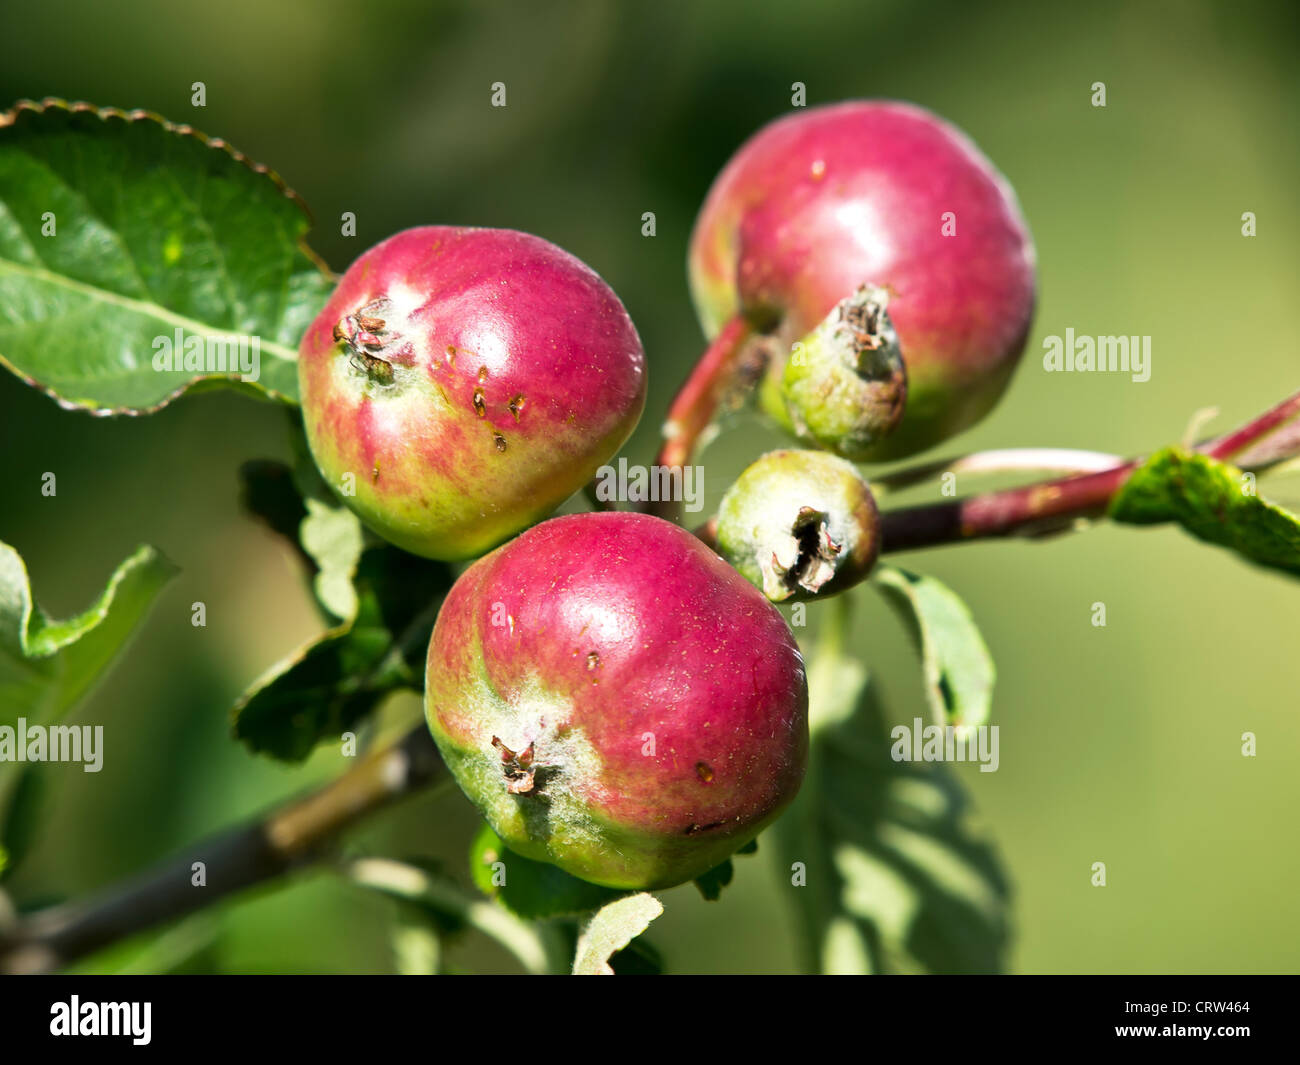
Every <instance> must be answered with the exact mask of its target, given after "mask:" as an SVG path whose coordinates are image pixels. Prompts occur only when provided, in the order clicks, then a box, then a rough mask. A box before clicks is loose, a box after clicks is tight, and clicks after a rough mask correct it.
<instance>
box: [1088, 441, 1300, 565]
mask: <svg viewBox="0 0 1300 1065" xmlns="http://www.w3.org/2000/svg"><path fill="white" fill-rule="evenodd" d="M1110 517H1111V518H1112V519H1114V520H1115V521H1119V522H1127V523H1129V524H1131V525H1151V524H1155V523H1157V522H1167V521H1174V522H1177V523H1178V524H1179V525H1181V526H1182V527H1183V528H1184V529H1186V530H1187V531H1188V532H1190V533H1191V534H1192V535H1193V536H1195V537H1196V538H1197V539H1199V540H1205V541H1206V542H1208V543H1212V544H1218V545H1219V546H1221V547H1227V548H1229V549H1230V550H1233V551H1236V552H1237V554H1239V555H1241V556H1243V557H1244V558H1247V559H1249V560H1250V561H1251V562H1254V563H1257V564H1258V565H1260V566H1266V567H1269V568H1271V569H1279V570H1281V571H1282V572H1284V573H1289V574H1291V575H1292V576H1297V575H1300V517H1297V516H1296V515H1295V514H1292V513H1291V512H1290V511H1288V510H1285V509H1283V508H1282V507H1280V506H1278V505H1277V504H1275V503H1270V502H1269V501H1268V500H1266V499H1263V498H1262V497H1260V496H1259V495H1257V494H1256V492H1255V480H1254V478H1252V477H1247V475H1246V474H1244V473H1242V472H1241V470H1239V469H1237V468H1236V467H1235V466H1231V465H1228V464H1227V463H1224V462H1219V461H1217V460H1215V459H1212V458H1210V457H1208V456H1206V455H1201V454H1196V453H1192V452H1188V451H1184V450H1183V449H1182V448H1178V447H1169V448H1165V449H1164V450H1163V451H1158V452H1156V453H1155V454H1154V455H1152V456H1151V457H1150V458H1149V459H1147V461H1146V462H1145V463H1144V464H1143V465H1142V466H1140V467H1139V468H1138V469H1136V470H1135V471H1134V472H1133V474H1132V475H1131V476H1130V477H1129V479H1128V480H1127V481H1126V482H1125V484H1124V487H1123V488H1121V489H1120V490H1119V492H1118V493H1117V494H1116V496H1115V498H1114V499H1113V500H1112V501H1111V505H1110Z"/></svg>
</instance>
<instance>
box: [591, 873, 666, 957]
mask: <svg viewBox="0 0 1300 1065" xmlns="http://www.w3.org/2000/svg"><path fill="white" fill-rule="evenodd" d="M663 912H664V907H663V903H661V902H660V901H659V900H658V899H657V898H655V897H654V896H653V895H649V894H646V893H645V892H641V893H639V894H636V895H628V896H626V897H625V898H621V899H616V900H615V901H613V902H611V903H609V904H608V905H606V906H602V907H601V908H600V909H599V910H597V911H596V912H595V913H594V914H592V915H591V918H590V920H588V921H587V923H586V924H585V925H584V926H583V929H582V932H581V933H580V934H579V936H578V949H577V951H576V952H575V953H574V958H573V975H574V976H613V975H614V970H613V968H611V967H610V964H609V959H610V958H612V957H613V956H614V955H615V954H617V953H618V952H619V951H620V950H622V949H623V948H624V947H626V946H627V945H628V944H629V943H631V942H632V940H634V939H636V937H637V936H639V935H640V934H641V933H642V932H644V931H645V930H646V929H647V928H649V927H650V922H651V921H653V920H654V919H655V918H656V917H658V916H659V915H660V914H661V913H663Z"/></svg>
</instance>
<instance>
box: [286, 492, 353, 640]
mask: <svg viewBox="0 0 1300 1065" xmlns="http://www.w3.org/2000/svg"><path fill="white" fill-rule="evenodd" d="M305 502H306V505H307V516H306V517H305V518H303V520H302V526H301V530H300V532H299V539H300V541H301V543H302V549H303V550H304V551H306V552H307V554H308V555H310V556H311V557H312V559H313V560H314V561H315V562H316V565H317V567H318V570H317V573H316V577H315V580H314V581H313V582H312V587H313V588H314V590H315V592H316V599H317V601H318V602H319V603H320V605H321V606H322V607H324V608H325V609H326V610H328V611H329V612H330V613H331V614H332V615H333V616H334V617H336V618H339V619H341V620H344V621H346V620H348V619H350V618H354V617H356V615H357V610H358V609H359V607H360V603H359V602H358V600H357V593H356V589H355V588H354V587H353V583H352V582H353V579H354V577H355V576H356V572H357V565H358V563H359V562H360V561H361V545H362V540H363V536H362V530H361V522H360V520H359V519H358V518H357V516H356V515H355V514H353V513H352V511H350V510H348V508H347V507H345V506H343V505H342V504H341V503H338V502H336V501H334V500H329V501H326V500H322V499H308V500H306V501H305Z"/></svg>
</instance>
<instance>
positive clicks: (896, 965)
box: [773, 601, 1010, 973]
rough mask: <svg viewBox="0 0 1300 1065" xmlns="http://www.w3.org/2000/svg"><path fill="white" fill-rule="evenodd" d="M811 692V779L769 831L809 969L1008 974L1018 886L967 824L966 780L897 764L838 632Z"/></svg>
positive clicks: (818, 664) (825, 649)
mask: <svg viewBox="0 0 1300 1065" xmlns="http://www.w3.org/2000/svg"><path fill="white" fill-rule="evenodd" d="M846 608H847V601H846V602H845V603H844V604H842V609H846ZM809 689H810V696H811V705H810V716H811V718H812V723H813V727H814V732H813V737H814V738H813V744H812V750H811V752H810V758H809V768H808V775H807V777H806V778H805V780H804V784H803V788H802V789H801V791H800V793H799V796H798V798H797V799H796V800H795V802H794V804H793V805H792V806H791V808H790V809H789V810H788V811H787V812H786V813H785V814H784V815H783V816H782V818H781V819H780V820H779V821H778V822H777V823H776V825H775V826H774V828H773V835H774V837H775V841H776V844H777V846H778V848H779V852H780V854H781V860H782V863H783V868H784V869H786V870H791V874H790V875H791V887H790V890H791V891H792V892H793V893H794V899H795V903H796V905H797V906H798V908H799V913H800V916H801V919H802V923H803V926H804V931H805V942H806V945H807V953H808V958H807V962H808V964H809V966H810V967H812V968H814V969H816V970H818V971H821V972H827V973H863V972H915V971H930V972H944V973H967V972H995V971H999V970H1001V969H1002V968H1003V966H1004V964H1005V955H1006V948H1007V944H1008V940H1009V934H1010V933H1009V924H1010V918H1009V894H1010V889H1009V886H1008V884H1007V880H1006V877H1005V875H1004V873H1003V871H1002V868H1001V865H1000V862H999V859H998V857H997V854H996V852H995V850H994V848H993V846H992V845H991V844H990V843H989V842H987V841H985V840H984V839H982V838H981V837H980V836H979V835H977V834H976V833H975V832H974V831H973V830H972V828H971V826H970V824H969V800H968V799H967V798H966V796H965V794H964V793H963V791H962V789H961V787H960V786H959V784H958V782H957V780H956V778H955V777H954V776H953V775H952V774H951V773H950V772H949V771H948V769H947V767H945V766H943V765H941V764H938V763H933V762H928V763H927V762H896V761H894V760H893V758H892V757H891V754H890V747H891V741H890V736H889V734H888V732H887V731H886V726H885V721H884V717H883V715H882V713H881V710H880V707H879V705H878V704H877V702H876V700H875V692H874V689H873V688H872V687H871V686H870V685H869V684H868V682H867V673H866V670H865V668H864V667H863V666H862V664H861V662H859V661H858V660H857V659H856V658H854V657H852V656H848V655H846V654H844V652H843V650H842V648H841V646H840V645H839V642H838V634H835V633H832V634H830V637H829V638H824V639H823V640H822V641H821V643H820V644H819V646H818V649H817V653H816V654H815V655H814V656H813V657H812V658H811V659H810V662H809ZM796 863H798V864H796ZM800 873H801V874H802V877H803V878H804V880H805V882H804V883H802V884H800V883H798V882H797V881H796V879H795V878H796V876H798V875H799V874H800Z"/></svg>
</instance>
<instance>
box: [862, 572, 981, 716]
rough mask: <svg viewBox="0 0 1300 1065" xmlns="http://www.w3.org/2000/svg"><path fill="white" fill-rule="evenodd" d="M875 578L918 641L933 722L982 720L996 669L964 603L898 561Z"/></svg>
mask: <svg viewBox="0 0 1300 1065" xmlns="http://www.w3.org/2000/svg"><path fill="white" fill-rule="evenodd" d="M874 577H875V580H876V583H877V584H878V586H879V587H880V589H881V591H883V592H884V593H885V598H886V600H887V601H888V602H889V604H890V605H891V606H893V607H894V609H895V610H896V611H897V612H898V613H899V615H900V616H902V617H903V618H904V619H905V620H906V621H907V623H908V627H909V629H910V631H911V632H912V635H913V637H914V639H916V641H917V642H918V643H919V645H920V648H921V662H922V670H923V672H924V676H925V692H926V697H927V698H928V699H929V701H930V708H931V710H932V711H933V713H934V720H935V723H936V724H939V725H958V726H963V725H964V726H976V725H983V724H986V723H987V722H988V720H989V713H990V711H991V710H992V706H993V682H994V679H995V678H996V675H997V674H996V671H995V669H994V666H993V656H992V655H990V654H989V649H988V645H987V644H985V643H984V637H983V636H981V635H980V631H979V629H978V628H977V627H976V625H975V621H974V619H973V618H972V617H971V614H970V610H968V609H967V607H966V604H965V603H963V602H962V601H961V599H960V598H959V597H958V596H957V593H956V592H954V591H953V590H952V589H951V588H949V587H948V586H947V585H946V584H943V583H942V582H940V581H937V580H935V579H934V578H933V577H924V576H920V575H919V574H915V573H909V572H907V571H906V570H902V569H899V568H898V567H897V566H889V565H880V566H877V567H876V571H875V574H874Z"/></svg>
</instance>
